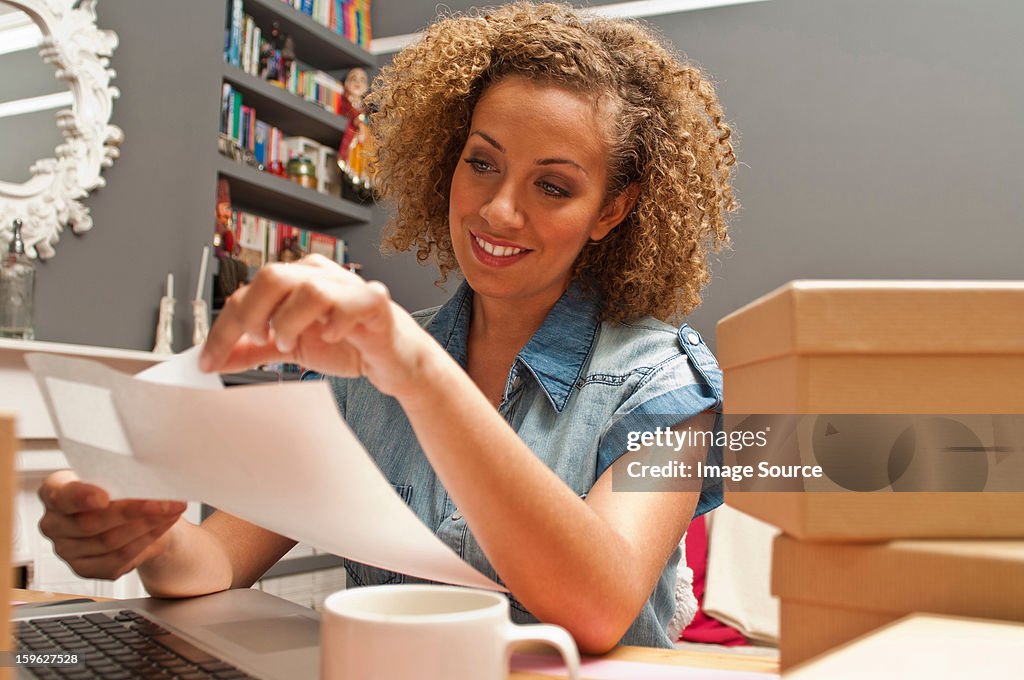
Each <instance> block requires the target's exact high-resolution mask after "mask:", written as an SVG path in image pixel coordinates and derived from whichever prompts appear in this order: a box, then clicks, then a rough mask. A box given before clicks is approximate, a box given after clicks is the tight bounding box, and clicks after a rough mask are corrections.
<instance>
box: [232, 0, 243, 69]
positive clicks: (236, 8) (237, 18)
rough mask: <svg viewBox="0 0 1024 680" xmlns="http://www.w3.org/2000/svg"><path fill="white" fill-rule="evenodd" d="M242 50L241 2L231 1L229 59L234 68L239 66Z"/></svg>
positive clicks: (240, 0)
mask: <svg viewBox="0 0 1024 680" xmlns="http://www.w3.org/2000/svg"><path fill="white" fill-rule="evenodd" d="M241 49H242V0H231V49H230V52H231V58H230V59H229V61H230V62H231V64H233V65H234V66H238V65H239V61H240V59H241Z"/></svg>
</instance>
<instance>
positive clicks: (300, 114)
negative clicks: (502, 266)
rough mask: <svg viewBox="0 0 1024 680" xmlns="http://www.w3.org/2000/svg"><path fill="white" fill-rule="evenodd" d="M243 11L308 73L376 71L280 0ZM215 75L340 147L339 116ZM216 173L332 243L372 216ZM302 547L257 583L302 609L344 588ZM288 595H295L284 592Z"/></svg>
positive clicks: (251, 173) (251, 102) (222, 170)
mask: <svg viewBox="0 0 1024 680" xmlns="http://www.w3.org/2000/svg"><path fill="white" fill-rule="evenodd" d="M235 1H236V0H223V2H224V10H225V12H224V15H225V16H227V17H228V18H229V20H230V17H231V11H230V10H231V8H232V6H233V4H234V2H235ZM242 11H243V13H244V14H247V15H248V16H250V17H252V19H253V20H254V22H255V23H256V25H257V26H258V27H259V29H260V31H262V33H263V35H265V36H266V35H269V34H270V29H271V27H272V25H273V24H274V23H276V24H277V26H278V27H279V29H280V30H281V32H282V33H283V34H285V35H288V36H290V37H291V38H292V41H293V43H294V53H295V58H296V60H297V62H299V63H301V64H303V65H304V66H306V67H309V68H313V69H318V70H321V71H324V72H327V73H328V74H330V75H331V76H334V77H336V78H339V79H340V78H342V77H343V75H344V72H345V71H347V70H348V69H350V68H354V67H363V68H367V69H369V68H372V67H373V66H374V65H375V61H374V58H373V56H372V55H371V54H370V53H369V52H367V51H366V50H364V49H363V48H361V47H359V46H358V45H356V44H354V43H352V42H351V41H349V40H347V39H346V38H345V37H344V36H341V35H338V34H336V33H335V32H334V31H332V30H330V29H328V28H326V27H324V26H321V25H320V24H319V23H317V22H316V21H314V20H313V19H311V18H310V17H308V16H306V15H305V14H303V13H302V12H300V11H298V10H296V9H294V8H293V7H291V5H290V4H287V3H284V2H282V1H281V0H242ZM217 72H218V74H219V76H220V78H221V82H222V84H227V85H230V86H231V87H232V88H233V89H234V90H236V91H237V92H238V93H240V94H241V96H242V100H243V102H244V103H245V105H246V106H249V107H252V108H253V109H255V111H256V115H257V116H258V118H259V120H261V121H264V122H265V123H267V124H268V125H271V126H273V127H275V128H279V129H280V130H281V131H282V133H284V134H285V135H287V136H289V137H305V138H307V139H311V140H313V141H315V142H318V143H320V144H323V145H325V146H327V147H330V148H333V149H337V147H338V146H339V144H340V143H341V139H342V135H343V134H344V132H345V129H346V127H347V125H348V121H347V120H346V119H345V118H343V117H341V116H338V115H336V114H334V113H333V112H331V111H327V110H325V109H323V108H321V107H320V106H318V105H317V104H315V103H313V102H310V101H307V100H306V99H304V98H303V97H302V96H300V95H298V94H295V93H292V92H290V91H288V90H286V89H283V88H280V87H277V86H276V85H273V84H271V83H268V82H267V81H265V80H263V79H261V78H260V77H258V76H255V75H252V74H250V73H247V72H246V71H244V70H242V69H241V68H238V67H237V66H234V65H232V64H230V63H228V62H227V61H225V60H224V59H222V60H221V63H220V64H219V68H218V70H217ZM214 131H215V130H214ZM211 137H212V135H211ZM214 168H215V170H216V174H217V177H218V178H223V179H226V180H227V182H228V185H229V187H230V190H231V204H232V209H233V210H239V211H244V212H248V213H252V214H256V215H260V216H262V217H267V218H270V219H272V220H278V221H281V222H287V223H290V224H293V225H295V226H297V227H299V228H301V229H306V230H311V231H317V232H321V233H325V234H327V235H329V236H333V237H336V238H344V229H345V228H346V227H352V226H355V225H362V224H368V223H369V222H370V221H371V218H372V213H371V210H370V209H369V208H368V207H366V206H364V205H360V204H358V203H355V202H353V201H349V200H346V199H344V198H340V197H337V196H333V195H328V194H324V193H320V192H318V191H316V190H315V189H311V188H306V187H303V186H300V185H298V184H296V183H294V182H291V181H289V180H288V179H287V178H283V177H279V176H276V175H273V174H271V173H269V172H262V171H260V170H257V169H255V168H253V167H250V166H248V165H245V164H243V163H239V162H237V161H235V160H232V159H230V158H228V157H226V156H223V155H220V154H217V156H216V160H215V161H214ZM212 214H213V211H212V210H211V215H212ZM211 226H212V225H211ZM211 237H212V231H211ZM297 377H298V376H297V375H293V374H280V373H277V372H274V371H246V372H244V373H240V374H233V375H230V376H225V383H226V384H233V385H246V384H254V383H259V382H265V381H277V380H294V379H297ZM208 510H209V509H207V511H208ZM302 547H304V546H298V547H297V549H296V550H295V551H293V553H294V554H289V555H286V556H285V557H284V558H283V559H282V560H280V561H279V562H278V563H277V564H275V565H274V566H273V567H272V568H271V569H270V570H269V571H268V572H267V573H266V574H265V575H264V576H263V578H262V579H261V580H260V581H259V584H258V585H259V587H260V588H261V589H267V590H274V592H276V593H277V594H278V595H281V596H283V597H287V598H288V599H293V601H300V600H301V601H302V602H303V603H304V604H308V602H306V600H308V599H309V598H311V597H312V599H313V603H314V604H315V602H316V600H317V599H318V596H317V595H316V593H318V592H320V591H322V590H324V589H325V588H326V589H327V591H330V590H336V589H337V588H338V587H344V579H343V578H342V576H341V574H343V573H344V569H343V565H344V561H343V560H342V559H341V558H339V557H336V556H334V555H325V554H316V553H315V552H312V551H308V550H307V551H305V552H303V551H300V550H298V548H302ZM339 579H341V580H340V583H339ZM321 581H323V582H324V583H321ZM324 584H328V585H324ZM290 590H294V591H295V592H294V593H289V592H288V591H290ZM299 593H301V595H299ZM290 594H291V595H296V596H297V597H298V598H299V599H296V598H295V597H291V596H290ZM324 594H326V593H325V592H322V593H320V595H324ZM321 599H322V598H321Z"/></svg>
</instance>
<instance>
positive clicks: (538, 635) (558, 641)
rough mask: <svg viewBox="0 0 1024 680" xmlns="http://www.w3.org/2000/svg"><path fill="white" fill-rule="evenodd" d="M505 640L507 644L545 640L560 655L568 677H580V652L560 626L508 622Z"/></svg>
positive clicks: (574, 679)
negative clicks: (567, 671) (567, 670)
mask: <svg viewBox="0 0 1024 680" xmlns="http://www.w3.org/2000/svg"><path fill="white" fill-rule="evenodd" d="M505 642H506V644H508V645H511V644H512V643H514V642H546V643H547V644H549V645H551V646H552V647H554V648H555V649H557V650H558V652H559V653H560V654H561V655H562V660H563V661H565V665H566V667H567V668H568V669H569V678H570V679H571V680H579V678H580V653H579V650H577V649H576V641H575V640H573V639H572V636H571V635H569V632H568V631H567V630H566V629H565V628H562V627H561V626H555V625H552V624H550V623H530V624H526V625H519V624H515V623H512V622H509V623H508V624H506V626H505Z"/></svg>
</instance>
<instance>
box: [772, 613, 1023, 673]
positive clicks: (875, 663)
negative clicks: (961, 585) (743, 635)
mask: <svg viewBox="0 0 1024 680" xmlns="http://www.w3.org/2000/svg"><path fill="white" fill-rule="evenodd" d="M1021 649H1024V625H1021V624H1019V623H1005V622H1002V621H990V620H987V619H971V618H963V617H958V616H929V615H925V614H915V615H912V616H907V617H904V618H902V619H900V620H898V621H895V622H893V623H891V624H889V625H887V626H885V627H883V628H880V629H878V630H876V631H873V632H871V633H868V634H867V635H864V636H862V637H860V638H858V639H856V640H852V641H850V642H848V643H846V644H844V645H842V646H840V647H837V648H836V649H834V650H832V651H830V652H828V653H827V654H823V655H821V656H819V657H817V658H815V659H812V660H810V661H807V662H805V663H802V664H800V665H799V666H797V667H795V668H793V669H792V670H790V671H788V672H787V673H786V678H788V679H790V680H816V679H819V678H820V679H823V680H824V679H827V680H842V679H844V678H851V679H852V678H864V677H874V678H877V677H900V678H909V677H915V678H929V679H937V678H950V679H953V678H956V679H957V680H959V679H960V678H966V677H982V678H1010V677H1017V676H1018V675H1019V674H1020V672H1021V667H1020V663H1021V653H1020V650H1021Z"/></svg>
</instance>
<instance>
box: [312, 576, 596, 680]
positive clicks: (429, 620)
mask: <svg viewBox="0 0 1024 680" xmlns="http://www.w3.org/2000/svg"><path fill="white" fill-rule="evenodd" d="M522 641H536V642H546V643H548V644H550V645H553V646H554V647H555V648H557V649H558V651H559V652H560V653H561V654H562V658H563V659H565V663H566V666H568V668H569V677H570V678H573V679H574V680H576V679H578V678H579V668H580V657H579V652H578V651H577V650H576V643H575V642H574V641H573V639H572V637H571V636H570V635H569V633H568V632H566V630H565V629H564V628H560V627H559V626H553V625H548V624H532V625H524V626H520V625H516V624H514V623H512V621H511V620H510V619H509V611H508V600H507V599H506V598H505V596H504V595H501V594H500V593H494V592H490V591H486V590H473V589H470V588H458V587H455V586H440V585H392V586H367V587H364V588H354V589H352V590H343V591H341V592H337V593H334V594H333V595H331V596H330V597H328V598H327V600H326V601H325V602H324V606H323V610H322V611H321V624H320V643H321V644H320V677H321V678H323V679H325V680H378V679H379V680H395V679H396V678H402V680H434V679H436V680H462V679H464V678H466V679H468V678H472V680H505V678H507V677H508V672H509V665H508V664H509V657H510V656H511V645H512V644H513V643H515V642H522Z"/></svg>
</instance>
